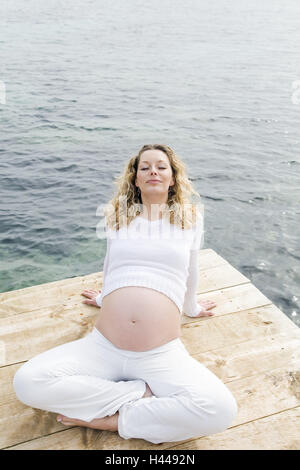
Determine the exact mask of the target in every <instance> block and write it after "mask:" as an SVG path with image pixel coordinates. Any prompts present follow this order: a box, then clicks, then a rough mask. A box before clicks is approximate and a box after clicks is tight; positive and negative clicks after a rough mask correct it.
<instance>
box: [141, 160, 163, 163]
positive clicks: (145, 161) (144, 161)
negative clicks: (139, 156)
mask: <svg viewBox="0 0 300 470" xmlns="http://www.w3.org/2000/svg"><path fill="white" fill-rule="evenodd" d="M159 162H163V163H166V162H165V161H164V160H158V162H157V163H159ZM141 163H149V162H148V161H147V160H143V161H142V162H141Z"/></svg>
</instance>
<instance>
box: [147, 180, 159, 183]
mask: <svg viewBox="0 0 300 470" xmlns="http://www.w3.org/2000/svg"><path fill="white" fill-rule="evenodd" d="M160 182H161V181H159V180H149V181H147V183H160Z"/></svg>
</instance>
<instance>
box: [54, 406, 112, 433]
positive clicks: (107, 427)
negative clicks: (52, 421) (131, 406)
mask: <svg viewBox="0 0 300 470" xmlns="http://www.w3.org/2000/svg"><path fill="white" fill-rule="evenodd" d="M118 418H119V412H118V411H117V412H116V413H115V414H114V415H112V416H105V417H104V418H96V419H93V420H92V421H90V422H88V421H82V420H81V419H73V418H68V417H67V416H64V415H58V416H57V421H59V422H61V423H62V424H65V425H66V426H84V427H86V428H92V429H100V430H102V431H117V430H118Z"/></svg>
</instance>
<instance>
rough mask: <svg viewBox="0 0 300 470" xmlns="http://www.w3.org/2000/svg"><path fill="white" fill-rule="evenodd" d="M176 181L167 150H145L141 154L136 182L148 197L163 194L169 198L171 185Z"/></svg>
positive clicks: (142, 192)
mask: <svg viewBox="0 0 300 470" xmlns="http://www.w3.org/2000/svg"><path fill="white" fill-rule="evenodd" d="M154 180H155V181H154ZM174 183H175V180H174V177H173V172H172V168H171V165H170V162H169V159H168V157H167V155H166V154H165V152H162V151H161V150H145V151H144V152H143V153H142V155H141V156H140V161H139V164H138V169H137V175H136V182H135V184H136V186H137V187H139V188H140V190H141V195H142V196H143V194H144V195H146V196H147V198H149V197H150V198H151V195H161V196H162V198H165V199H167V197H168V190H169V187H170V186H173V184H174Z"/></svg>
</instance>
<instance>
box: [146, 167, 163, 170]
mask: <svg viewBox="0 0 300 470" xmlns="http://www.w3.org/2000/svg"><path fill="white" fill-rule="evenodd" d="M158 169H159V170H166V168H163V167H159V168H158ZM141 170H148V168H141Z"/></svg>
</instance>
